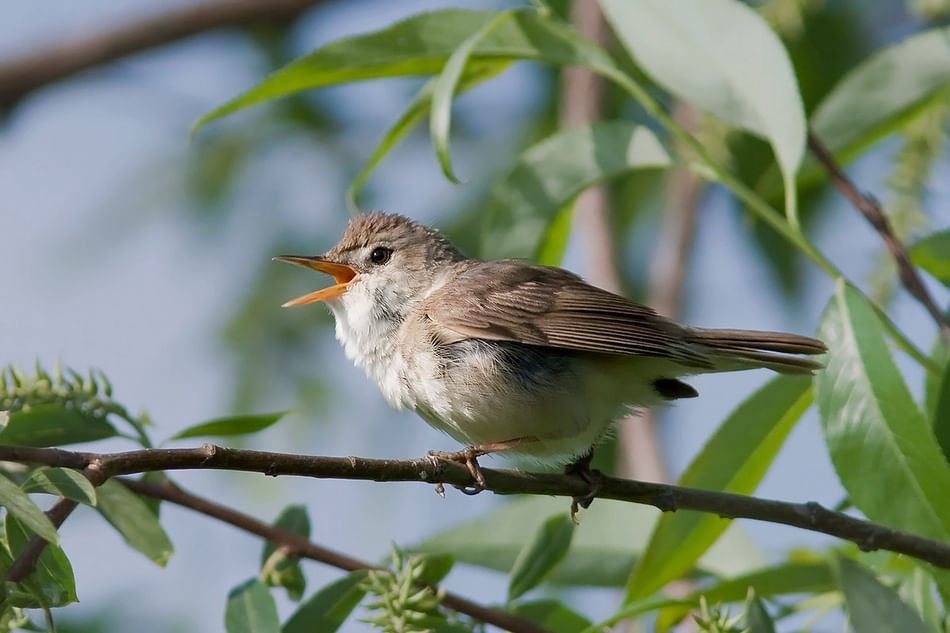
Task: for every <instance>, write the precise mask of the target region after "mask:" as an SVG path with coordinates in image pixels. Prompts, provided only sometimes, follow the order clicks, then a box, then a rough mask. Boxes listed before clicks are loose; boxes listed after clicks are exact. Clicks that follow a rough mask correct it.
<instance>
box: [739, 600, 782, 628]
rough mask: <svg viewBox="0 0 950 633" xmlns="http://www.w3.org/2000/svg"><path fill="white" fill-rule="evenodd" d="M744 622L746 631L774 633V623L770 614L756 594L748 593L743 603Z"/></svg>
mask: <svg viewBox="0 0 950 633" xmlns="http://www.w3.org/2000/svg"><path fill="white" fill-rule="evenodd" d="M745 622H746V627H747V629H748V633H775V623H774V622H773V621H772V616H770V615H769V612H768V611H766V610H765V605H764V604H762V601H761V600H760V599H759V598H758V596H756V595H754V594H750V595H749V599H748V600H747V601H746V604H745Z"/></svg>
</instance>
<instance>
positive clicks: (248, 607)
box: [224, 578, 317, 633]
mask: <svg viewBox="0 0 950 633" xmlns="http://www.w3.org/2000/svg"><path fill="white" fill-rule="evenodd" d="M224 630H225V631H227V633H280V620H279V619H278V617H277V605H276V604H275V603H274V597H273V596H271V595H270V590H269V589H268V588H267V586H266V585H265V584H264V583H262V582H261V581H260V580H257V579H256V578H252V579H251V580H248V581H247V582H245V583H244V584H241V585H238V586H237V587H235V588H234V589H232V590H231V593H229V594H228V604H227V606H226V607H225V610H224ZM313 630H317V629H313Z"/></svg>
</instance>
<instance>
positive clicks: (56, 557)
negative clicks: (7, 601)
mask: <svg viewBox="0 0 950 633" xmlns="http://www.w3.org/2000/svg"><path fill="white" fill-rule="evenodd" d="M4 532H5V536H6V542H7V545H8V546H9V548H10V554H11V555H12V558H10V560H9V561H4V566H5V567H6V568H7V569H9V565H10V564H12V562H13V560H14V559H16V558H17V557H18V556H19V555H20V554H21V553H23V550H24V549H26V546H27V544H28V543H29V542H30V538H31V537H32V536H33V531H32V530H30V529H29V527H28V526H27V525H26V524H24V523H22V522H21V521H19V520H18V519H17V518H16V517H15V516H12V515H7V517H6V521H5V522H4ZM0 549H3V548H2V547H0ZM4 555H6V551H5V550H4ZM27 580H28V581H29V582H34V583H36V587H37V588H38V589H39V594H40V597H41V598H42V601H41V600H38V599H37V597H36V596H34V595H32V593H31V592H30V591H29V590H26V589H24V590H22V591H16V592H15V593H13V594H12V595H11V598H13V600H14V602H15V604H16V606H19V607H24V608H42V607H43V604H42V602H43V601H45V602H46V604H47V605H48V606H50V607H62V606H65V605H67V604H71V603H73V602H76V601H77V600H78V599H79V598H78V597H77V596H76V579H75V577H74V576H73V568H72V565H70V564H69V559H68V558H66V553H65V552H64V551H63V550H62V548H60V547H59V545H53V544H47V546H46V547H45V548H43V551H42V553H40V556H39V558H38V559H37V561H36V567H35V568H34V569H33V572H32V573H31V574H30V575H29V576H28V577H27Z"/></svg>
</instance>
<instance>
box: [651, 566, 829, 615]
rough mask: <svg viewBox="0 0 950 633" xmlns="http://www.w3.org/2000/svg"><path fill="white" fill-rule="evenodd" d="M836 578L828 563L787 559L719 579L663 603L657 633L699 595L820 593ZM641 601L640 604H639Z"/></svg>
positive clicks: (723, 599) (735, 597)
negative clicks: (789, 560) (749, 571)
mask: <svg viewBox="0 0 950 633" xmlns="http://www.w3.org/2000/svg"><path fill="white" fill-rule="evenodd" d="M835 587H836V584H835V579H834V577H833V575H832V571H831V569H830V568H829V566H828V564H827V563H825V562H810V563H806V562H785V563H781V564H779V565H774V566H772V567H766V568H763V569H758V570H755V571H753V572H751V573H748V574H744V575H742V576H737V577H735V578H727V579H724V580H720V581H717V582H715V583H713V584H712V585H709V586H708V587H704V588H702V589H699V590H696V591H694V592H693V593H691V594H690V595H688V596H686V597H685V598H683V599H682V600H672V601H670V604H668V605H663V606H662V608H660V609H659V611H658V612H657V616H656V630H657V633H660V632H663V631H669V630H670V629H672V628H673V627H674V626H675V625H677V624H679V623H680V622H681V621H682V620H683V618H685V617H686V616H688V615H689V613H690V612H691V611H693V610H694V609H695V608H696V607H697V606H698V605H699V599H700V597H705V598H706V601H707V602H710V603H713V604H726V603H730V602H740V601H741V600H742V599H743V598H745V597H746V596H747V595H748V593H749V589H753V590H755V594H756V595H757V596H759V597H762V598H768V597H772V596H781V595H789V594H806V593H808V594H817V593H825V592H827V591H832V590H833V589H834V588H835ZM637 604H639V603H637Z"/></svg>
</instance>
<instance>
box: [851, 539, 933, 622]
mask: <svg viewBox="0 0 950 633" xmlns="http://www.w3.org/2000/svg"><path fill="white" fill-rule="evenodd" d="M835 570H836V575H837V577H838V583H839V585H840V586H841V592H842V593H843V594H844V599H845V604H846V605H847V608H848V615H849V617H850V619H851V626H852V627H853V628H854V630H855V631H860V632H861V633H893V632H894V631H900V632H901V633H932V631H930V629H929V628H927V625H925V624H924V622H923V621H922V620H921V619H920V616H919V615H917V612H916V611H914V610H913V609H912V608H910V607H909V606H908V605H907V604H905V603H904V602H903V601H902V600H901V599H900V597H899V596H898V595H897V592H895V591H894V590H893V589H891V588H890V587H886V586H884V585H882V584H881V583H880V582H878V580H877V579H876V578H875V577H874V576H873V575H872V574H871V573H869V572H868V571H866V570H865V569H864V568H862V567H861V566H860V565H859V564H858V563H856V562H854V561H852V560H849V559H847V558H839V559H838V560H837V565H836V566H835Z"/></svg>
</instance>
